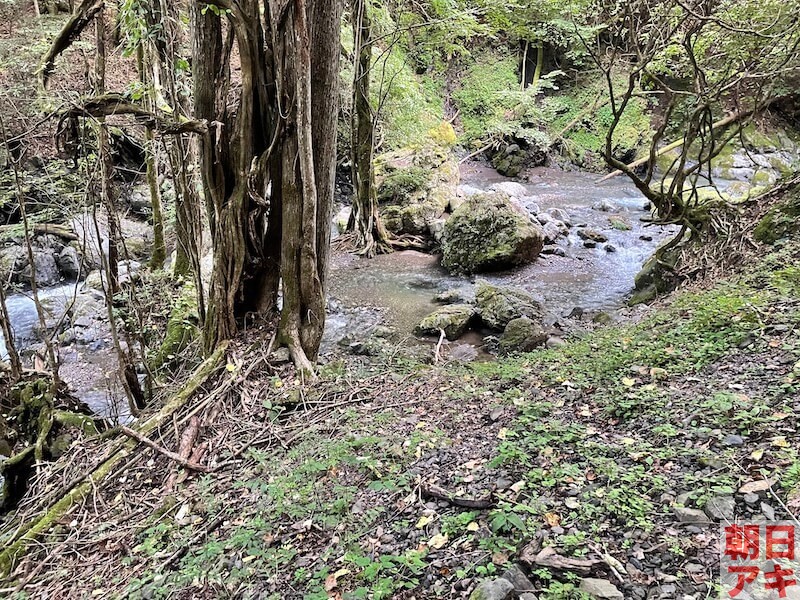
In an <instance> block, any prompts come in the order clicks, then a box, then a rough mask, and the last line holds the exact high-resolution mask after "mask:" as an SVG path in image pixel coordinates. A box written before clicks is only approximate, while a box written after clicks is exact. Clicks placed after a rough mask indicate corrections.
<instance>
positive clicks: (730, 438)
mask: <svg viewBox="0 0 800 600" xmlns="http://www.w3.org/2000/svg"><path fill="white" fill-rule="evenodd" d="M722 445H723V446H743V445H744V438H742V436H740V435H735V434H731V435H726V436H725V438H724V439H723V440H722Z"/></svg>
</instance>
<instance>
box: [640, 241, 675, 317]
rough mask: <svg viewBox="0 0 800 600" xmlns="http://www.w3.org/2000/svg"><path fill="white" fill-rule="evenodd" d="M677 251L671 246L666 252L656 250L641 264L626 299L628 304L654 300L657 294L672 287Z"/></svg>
mask: <svg viewBox="0 0 800 600" xmlns="http://www.w3.org/2000/svg"><path fill="white" fill-rule="evenodd" d="M678 257H679V251H678V250H677V249H676V248H672V249H670V250H668V251H666V252H662V251H660V250H657V251H656V253H655V254H653V256H651V257H650V258H649V259H647V261H646V262H645V263H644V265H643V266H642V268H641V270H640V271H639V272H638V273H637V274H636V277H635V278H634V284H635V290H634V292H633V294H632V295H631V297H630V299H629V300H628V304H629V305H630V306H635V305H637V304H644V303H646V302H651V301H652V300H655V299H656V297H657V296H658V295H659V294H663V293H665V292H668V291H670V290H671V289H672V288H673V287H674V285H675V284H674V277H673V275H674V272H675V267H676V265H677V264H678Z"/></svg>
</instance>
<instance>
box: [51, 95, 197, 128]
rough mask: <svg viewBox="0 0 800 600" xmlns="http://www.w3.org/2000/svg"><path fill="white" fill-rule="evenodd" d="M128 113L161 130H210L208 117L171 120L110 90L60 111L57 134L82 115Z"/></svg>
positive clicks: (99, 116) (96, 117)
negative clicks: (201, 119) (203, 118)
mask: <svg viewBox="0 0 800 600" xmlns="http://www.w3.org/2000/svg"><path fill="white" fill-rule="evenodd" d="M120 115H129V116H132V117H135V118H137V119H139V120H140V121H142V122H143V124H145V125H147V126H148V127H152V128H153V129H155V130H156V131H158V132H159V133H162V134H170V135H177V134H181V133H196V134H199V135H204V134H206V133H208V125H207V124H206V123H205V121H194V120H190V119H183V120H179V121H170V120H167V119H165V118H163V117H162V116H160V115H158V114H156V113H154V112H153V111H150V110H147V109H146V108H144V107H143V106H141V105H139V104H137V103H135V102H133V101H131V100H130V99H129V98H126V97H125V96H123V95H122V94H117V93H109V94H102V95H100V96H95V97H93V98H89V99H87V100H85V101H84V102H83V104H76V105H73V106H71V107H70V108H68V109H67V110H65V111H64V112H62V113H61V116H60V118H59V121H58V130H57V131H58V133H57V134H56V135H57V136H63V135H64V134H65V133H66V132H67V131H69V128H68V127H66V123H67V122H68V121H71V120H74V119H77V118H79V117H81V118H87V117H92V118H95V119H98V118H104V117H113V116H120Z"/></svg>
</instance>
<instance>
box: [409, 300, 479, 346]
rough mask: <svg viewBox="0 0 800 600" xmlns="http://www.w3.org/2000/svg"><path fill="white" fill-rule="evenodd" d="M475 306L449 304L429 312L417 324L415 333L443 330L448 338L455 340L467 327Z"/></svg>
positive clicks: (428, 333) (423, 333)
mask: <svg viewBox="0 0 800 600" xmlns="http://www.w3.org/2000/svg"><path fill="white" fill-rule="evenodd" d="M474 316H475V307H473V306H470V305H469V304H450V305H448V306H444V307H442V308H440V309H439V310H436V311H434V312H432V313H431V314H429V315H428V316H427V317H425V318H424V319H422V321H420V324H419V325H417V328H416V330H415V333H416V334H417V335H439V332H440V331H441V330H444V335H445V337H447V339H448V340H456V339H458V338H459V337H461V336H462V335H463V334H464V332H465V331H466V330H467V329H469V326H470V324H471V322H472V319H473V317H474Z"/></svg>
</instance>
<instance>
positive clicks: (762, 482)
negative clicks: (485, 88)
mask: <svg viewBox="0 0 800 600" xmlns="http://www.w3.org/2000/svg"><path fill="white" fill-rule="evenodd" d="M772 483H773V482H772V480H771V479H759V480H757V481H750V482H748V483H745V484H744V485H743V486H742V487H740V488H739V493H740V494H753V493H756V492H765V491H767V490H768V489H769V488H770V487H772Z"/></svg>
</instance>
